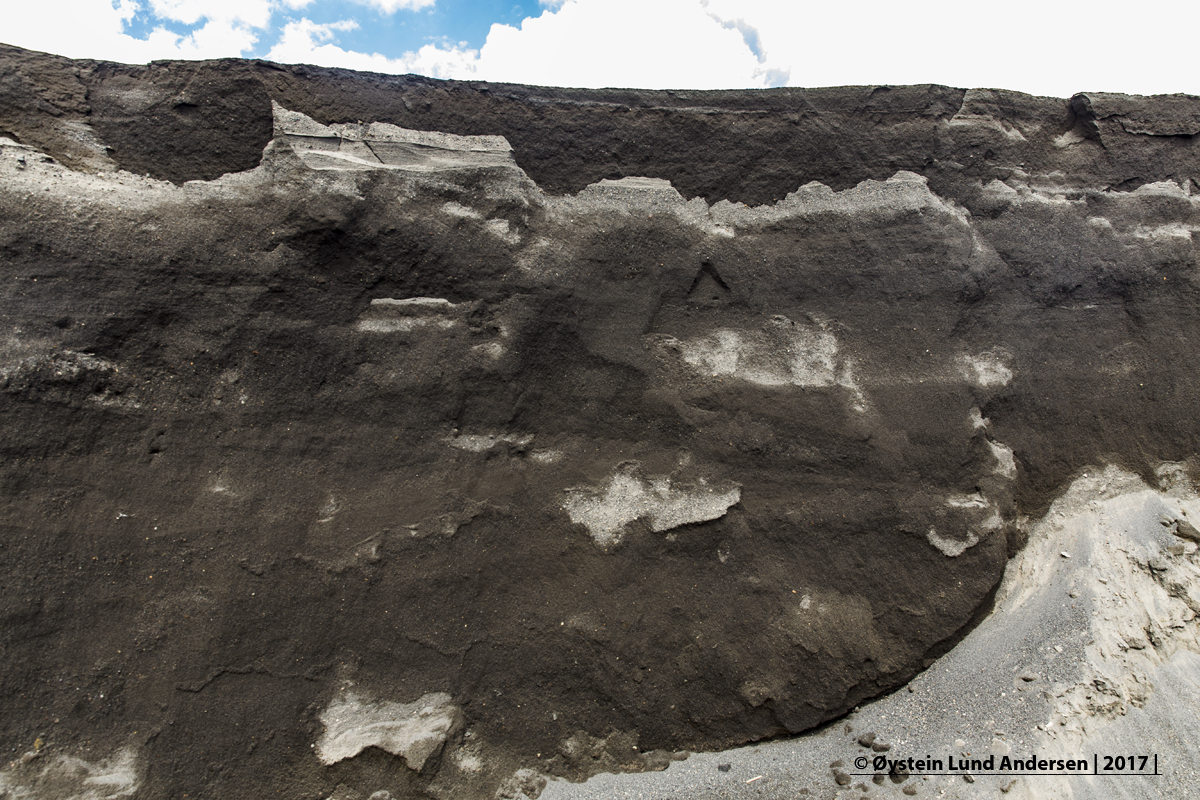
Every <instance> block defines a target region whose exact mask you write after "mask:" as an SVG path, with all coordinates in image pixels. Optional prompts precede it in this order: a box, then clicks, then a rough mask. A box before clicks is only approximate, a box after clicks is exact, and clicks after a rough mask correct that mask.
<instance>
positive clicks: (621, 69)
mask: <svg viewBox="0 0 1200 800" xmlns="http://www.w3.org/2000/svg"><path fill="white" fill-rule="evenodd" d="M547 2H553V0H547ZM267 58H269V59H272V60H275V61H282V62H286V63H310V64H318V65H321V66H338V67H347V68H350V69H361V70H371V71H376V72H392V73H402V72H415V73H419V74H422V75H428V76H430V77H434V78H455V79H482V80H489V81H499V82H508V83H532V84H543V85H547V84H549V85H556V86H579V87H602V86H611V87H640V88H660V89H665V88H682V89H686V88H699V87H707V88H741V87H745V86H764V85H766V84H765V81H766V76H767V69H766V68H764V67H763V65H761V64H760V63H759V60H758V58H757V57H756V56H755V55H754V54H753V53H752V52H751V51H750V48H749V47H748V46H747V45H746V41H745V39H744V37H743V34H742V33H741V32H740V31H738V30H737V29H735V28H734V27H732V26H725V25H723V24H722V23H721V22H720V21H718V20H716V19H715V18H713V17H712V16H711V15H710V14H708V13H706V12H705V10H704V8H703V7H702V6H701V5H700V3H699V2H698V0H655V2H651V3H647V2H645V0H562V2H561V3H560V8H559V9H558V10H557V11H551V10H547V11H545V12H544V13H543V14H542V15H541V16H540V17H536V18H529V19H526V20H525V21H524V22H522V23H521V26H520V27H519V28H517V27H512V26H510V25H500V24H496V25H493V26H492V28H491V30H490V32H489V33H488V37H487V41H486V42H485V43H484V45H483V47H481V48H480V49H479V50H474V49H471V48H469V47H467V46H466V45H465V44H462V43H460V44H458V45H449V44H441V45H438V44H428V45H425V46H424V47H422V48H421V49H420V50H418V51H416V52H409V53H405V54H404V55H402V56H400V57H399V58H389V57H387V56H384V55H381V54H379V53H372V54H369V55H368V54H366V53H357V52H353V51H348V50H344V49H342V48H340V47H338V46H337V44H336V43H335V42H334V31H333V29H332V28H331V27H330V26H328V25H318V24H317V23H314V22H311V21H309V20H308V19H303V20H300V21H299V22H291V23H288V25H287V26H285V28H284V32H283V36H282V38H281V39H280V41H279V43H278V44H277V45H275V47H273V48H272V49H271V51H270V52H269V53H268V54H267Z"/></svg>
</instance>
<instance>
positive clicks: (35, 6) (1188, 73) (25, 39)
mask: <svg viewBox="0 0 1200 800" xmlns="http://www.w3.org/2000/svg"><path fill="white" fill-rule="evenodd" d="M1198 28H1200V3H1196V2H1194V0H1186V1H1180V0H1167V2H1163V3H1158V4H1153V5H1151V6H1143V7H1141V8H1139V9H1137V10H1136V11H1130V10H1124V11H1122V12H1121V13H1112V12H1106V11H1104V10H1102V7H1101V6H1097V5H1092V6H1082V5H1080V4H1078V3H1067V2H1062V0H1011V1H1010V2H1007V3H1005V4H1004V5H1003V6H990V5H986V4H964V3H961V2H957V0H956V1H955V2H950V0H912V1H911V2H907V3H906V2H899V1H897V0H886V1H885V0H860V2H856V3H831V2H827V1H825V0H822V2H802V1H801V0H41V2H38V3H21V4H15V5H13V6H11V7H9V8H7V9H6V10H5V19H4V23H3V25H2V27H0V41H3V42H6V43H8V44H15V45H18V46H21V47H27V48H30V49H35V50H44V51H47V52H52V53H58V54H60V55H65V56H70V57H73V58H98V59H105V60H111V61H123V62H129V63H144V62H147V61H150V60H154V59H175V58H182V59H199V58H220V57H244V58H266V59H270V60H272V61H279V62H284V63H309V64H319V65H322V66H338V67H348V68H351V69H360V70H370V71H375V72H389V73H408V72H413V73H418V74H422V75H428V76H430V77H434V78H454V79H460V80H487V81H500V82H513V83H528V84H539V85H551V86H579V87H604V86H612V87H638V88H650V89H667V88H680V89H734V88H762V87H772V86H837V85H848V84H910V83H941V84H947V85H950V86H958V87H997V88H1006V89H1016V90H1019V91H1024V92H1029V93H1032V94H1043V95H1052V96H1061V97H1067V96H1070V95H1071V94H1073V93H1075V92H1079V91H1111V92H1127V93H1134V94H1158V93H1172V92H1187V93H1190V94H1200V70H1197V69H1196V68H1195V55H1194V47H1195V45H1194V42H1192V41H1190V39H1191V38H1192V37H1193V32H1194V31H1195V30H1197V29H1198Z"/></svg>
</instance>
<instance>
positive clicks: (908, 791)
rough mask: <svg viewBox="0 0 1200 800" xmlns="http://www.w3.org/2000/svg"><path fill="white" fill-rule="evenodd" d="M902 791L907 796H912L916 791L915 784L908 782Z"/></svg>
mask: <svg viewBox="0 0 1200 800" xmlns="http://www.w3.org/2000/svg"><path fill="white" fill-rule="evenodd" d="M903 792H904V793H905V794H906V795H908V796H909V797H912V796H913V795H914V794H916V793H917V785H916V784H915V783H910V784H909V785H908V786H905V787H904V789H903Z"/></svg>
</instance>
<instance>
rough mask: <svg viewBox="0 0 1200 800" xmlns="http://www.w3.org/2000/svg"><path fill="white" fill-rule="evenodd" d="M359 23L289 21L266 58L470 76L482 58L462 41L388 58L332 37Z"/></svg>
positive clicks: (421, 73) (334, 65)
mask: <svg viewBox="0 0 1200 800" xmlns="http://www.w3.org/2000/svg"><path fill="white" fill-rule="evenodd" d="M357 27H358V23H357V22H354V21H353V20H342V21H340V22H333V23H329V24H325V25H319V24H317V23H315V22H312V21H311V20H308V19H302V20H300V21H298V22H289V23H288V24H287V25H285V26H284V28H283V35H282V36H281V37H280V39H279V42H278V44H276V45H275V46H274V47H272V48H271V51H270V52H269V53H267V56H266V57H267V58H268V59H270V60H272V61H279V62H282V63H285V64H316V65H318V66H322V67H345V68H347V69H357V70H363V71H367V72H387V73H393V74H403V73H409V72H413V73H417V74H419V75H427V76H429V77H431V78H458V79H463V78H471V77H475V75H474V70H475V69H476V65H477V62H478V59H479V52H478V51H477V50H471V49H467V48H465V47H464V46H462V45H459V46H443V47H438V46H437V45H433V44H427V45H425V46H424V47H422V48H421V49H420V50H417V51H416V52H413V53H405V54H404V55H402V56H401V57H400V58H388V57H387V56H384V55H381V54H379V53H370V54H368V53H357V52H354V51H352V50H343V49H342V48H340V47H338V46H337V45H336V44H333V43H332V41H333V39H334V38H335V36H336V32H337V31H344V30H352V29H354V28H357Z"/></svg>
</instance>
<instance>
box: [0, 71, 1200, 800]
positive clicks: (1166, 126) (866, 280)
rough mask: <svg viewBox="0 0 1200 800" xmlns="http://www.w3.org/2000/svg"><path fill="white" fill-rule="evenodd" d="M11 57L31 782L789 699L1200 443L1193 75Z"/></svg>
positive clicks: (20, 583) (694, 744)
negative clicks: (819, 76) (664, 79)
mask: <svg viewBox="0 0 1200 800" xmlns="http://www.w3.org/2000/svg"><path fill="white" fill-rule="evenodd" d="M0 56H2V60H0V71H2V72H0V75H2V76H3V80H2V82H0V136H3V137H5V138H3V139H0V151H2V152H0V268H2V269H3V271H4V278H5V280H4V284H3V286H4V289H3V291H4V303H3V305H2V306H0V315H2V317H3V320H2V322H3V332H4V339H3V343H2V344H0V388H2V389H3V393H2V394H0V404H2V408H3V414H4V425H3V433H2V435H3V439H2V447H3V454H4V458H3V461H2V462H0V485H2V486H3V500H4V505H3V507H2V509H0V514H2V516H3V519H2V520H0V524H2V525H3V527H2V531H3V534H2V538H0V545H2V546H0V576H2V578H0V579H2V581H3V587H4V588H3V594H2V596H3V602H4V606H3V611H2V613H3V633H2V635H3V637H4V639H3V641H4V648H5V650H4V652H5V657H4V659H3V665H2V666H0V670H2V672H0V676H2V677H0V692H2V693H3V698H4V706H5V708H6V712H5V714H4V715H3V719H2V720H0V743H2V744H3V746H4V747H6V748H9V749H10V751H11V752H13V753H14V754H19V753H21V752H25V751H28V752H29V753H31V754H32V755H30V756H28V757H27V758H26V759H25V760H24V761H18V762H15V763H14V764H13V765H11V766H10V767H9V768H8V769H7V770H6V771H5V772H3V773H0V788H6V789H9V788H10V789H12V790H13V791H17V790H19V789H20V788H21V787H24V788H27V789H30V790H31V791H43V792H45V791H57V792H59V794H60V795H61V796H71V794H72V793H75V794H79V795H81V796H82V795H83V794H84V793H85V792H87V791H93V793H98V794H95V796H99V797H115V796H123V795H137V796H142V797H167V796H178V795H182V794H184V793H187V794H188V795H189V796H192V797H227V796H239V797H261V796H266V795H267V794H275V793H282V794H286V795H288V796H295V797H313V798H325V797H330V796H336V797H338V798H339V800H348V798H350V797H356V796H361V797H367V796H370V795H371V794H372V793H373V792H377V791H386V792H390V793H391V795H392V796H394V797H404V796H414V797H419V796H426V795H428V796H437V797H468V796H481V797H482V796H493V795H495V794H497V792H499V793H500V794H501V795H505V796H517V795H518V794H519V793H521V792H524V793H526V794H529V795H534V794H536V793H537V791H538V787H539V785H540V782H541V781H543V780H544V779H543V778H542V777H541V776H542V775H561V776H566V777H570V778H575V779H578V778H580V777H584V776H586V775H588V774H590V773H592V772H594V771H596V770H598V769H652V768H661V767H662V766H663V765H665V764H666V763H668V762H669V759H670V758H671V757H673V756H672V753H674V752H675V751H679V750H684V749H711V748H717V747H722V746H727V745H732V744H736V743H741V742H746V741H752V740H757V739H761V738H764V737H769V736H774V735H780V734H785V733H795V732H799V731H803V730H806V729H809V728H811V727H813V726H815V725H818V724H820V723H821V722H824V721H826V720H829V719H832V718H834V717H836V716H838V715H840V714H842V713H844V712H845V711H847V710H848V709H850V708H852V707H853V706H854V705H856V704H857V703H859V702H861V701H862V700H864V699H867V698H870V697H873V696H876V695H878V694H880V693H883V692H886V691H888V690H890V689H893V688H896V687H898V686H901V685H903V684H904V683H905V682H906V681H908V680H909V679H910V678H911V677H912V676H913V675H914V674H915V673H916V672H917V671H919V670H920V669H921V668H922V667H923V666H924V665H925V664H927V663H928V661H929V659H931V658H932V657H933V656H935V655H937V654H938V653H940V652H942V651H944V650H945V648H946V647H948V646H950V645H951V644H952V643H953V642H954V640H955V639H956V637H958V636H961V635H962V633H963V632H964V630H965V628H966V627H967V626H968V625H969V623H970V622H971V621H972V619H973V618H977V616H978V615H980V614H982V613H986V611H987V608H988V604H989V598H990V596H991V593H992V592H993V591H994V589H995V587H996V585H997V583H998V581H999V579H1000V577H1001V575H1002V573H1003V570H1004V567H1005V564H1006V562H1007V558H1008V557H1009V556H1010V555H1011V554H1012V553H1014V552H1015V551H1016V550H1017V549H1018V548H1019V547H1020V545H1021V534H1020V532H1019V528H1018V526H1017V525H1016V524H1015V523H1016V522H1017V521H1018V518H1019V517H1021V516H1022V515H1037V514H1039V513H1040V512H1042V511H1043V510H1044V509H1045V507H1046V506H1047V505H1048V504H1049V502H1050V501H1051V500H1052V499H1053V497H1054V494H1055V492H1056V491H1057V490H1058V489H1059V488H1060V487H1061V486H1062V485H1064V482H1065V481H1066V480H1067V479H1068V478H1070V477H1071V476H1072V475H1073V474H1074V473H1075V472H1076V471H1077V470H1079V469H1080V468H1082V467H1083V466H1085V465H1087V464H1089V463H1096V462H1100V461H1110V462H1117V463H1121V464H1123V465H1124V466H1125V467H1126V468H1128V469H1132V470H1134V471H1135V472H1140V473H1142V474H1144V475H1149V474H1153V471H1154V468H1155V467H1156V466H1157V465H1158V464H1159V463H1160V462H1161V461H1163V460H1170V461H1184V460H1186V459H1188V458H1189V457H1192V456H1194V455H1195V453H1196V452H1197V435H1198V433H1200V430H1198V427H1200V421H1198V418H1197V415H1196V414H1195V413H1194V412H1195V408H1196V399H1197V391H1196V388H1195V387H1196V386H1197V379H1198V378H1200V374H1198V373H1200V369H1198V368H1197V366H1196V361H1195V359H1194V357H1193V353H1194V349H1195V346H1196V342H1197V337H1198V335H1200V313H1198V312H1197V310H1196V308H1197V304H1196V300H1197V291H1196V290H1197V274H1196V268H1197V263H1196V259H1197V251H1196V243H1195V235H1196V231H1197V230H1198V229H1200V184H1198V183H1197V180H1200V144H1197V140H1198V138H1200V137H1198V135H1197V134H1198V132H1200V101H1198V100H1196V99H1195V98H1187V97H1171V98H1128V97H1118V96H1108V95H1098V94H1093V95H1087V96H1083V95H1080V96H1077V97H1076V98H1074V99H1072V100H1071V101H1066V100H1054V99H1048V98H1032V97H1028V96H1024V95H1019V94H1014V93H1006V92H996V91H976V90H972V91H966V92H964V91H961V90H952V89H946V88H943V87H901V88H875V89H871V88H852V89H837V90H818V91H799V90H780V91H768V92H711V93H708V92H688V93H665V92H632V91H602V92H584V91H568V90H550V89H535V88H529V87H514V86H494V85H493V86H488V85H466V84H452V83H441V82H437V81H430V80H425V79H418V78H413V77H403V78H394V77H384V76H372V75H359V74H355V73H349V72H342V71H332V70H317V69H312V68H302V67H296V68H281V67H278V66H276V65H270V64H265V63H261V62H239V61H228V62H207V63H203V64H183V63H161V64H154V65H151V66H149V67H128V66H122V65H114V64H100V63H95V62H71V61H67V60H65V59H56V58H51V57H47V56H40V55H37V54H30V53H25V52H23V51H17V50H14V49H11V48H7V49H5V50H4V51H3V52H2V53H0ZM35 741H37V742H40V743H38V744H37V745H36V746H35ZM72 759H74V760H72ZM81 765H83V766H81ZM53 781H59V783H57V784H53V785H54V786H60V787H67V788H57V789H52V790H51V789H46V788H45V787H47V786H51V783H52V782H53ZM71 781H74V783H71ZM88 781H92V783H91V784H88V785H87V786H85V785H84V784H87V782H88ZM39 782H40V783H39ZM89 786H90V787H91V788H88V787H89ZM31 787H32V788H31ZM72 787H74V788H72ZM97 787H99V788H97ZM105 792H107V794H105ZM56 796H57V795H56Z"/></svg>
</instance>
